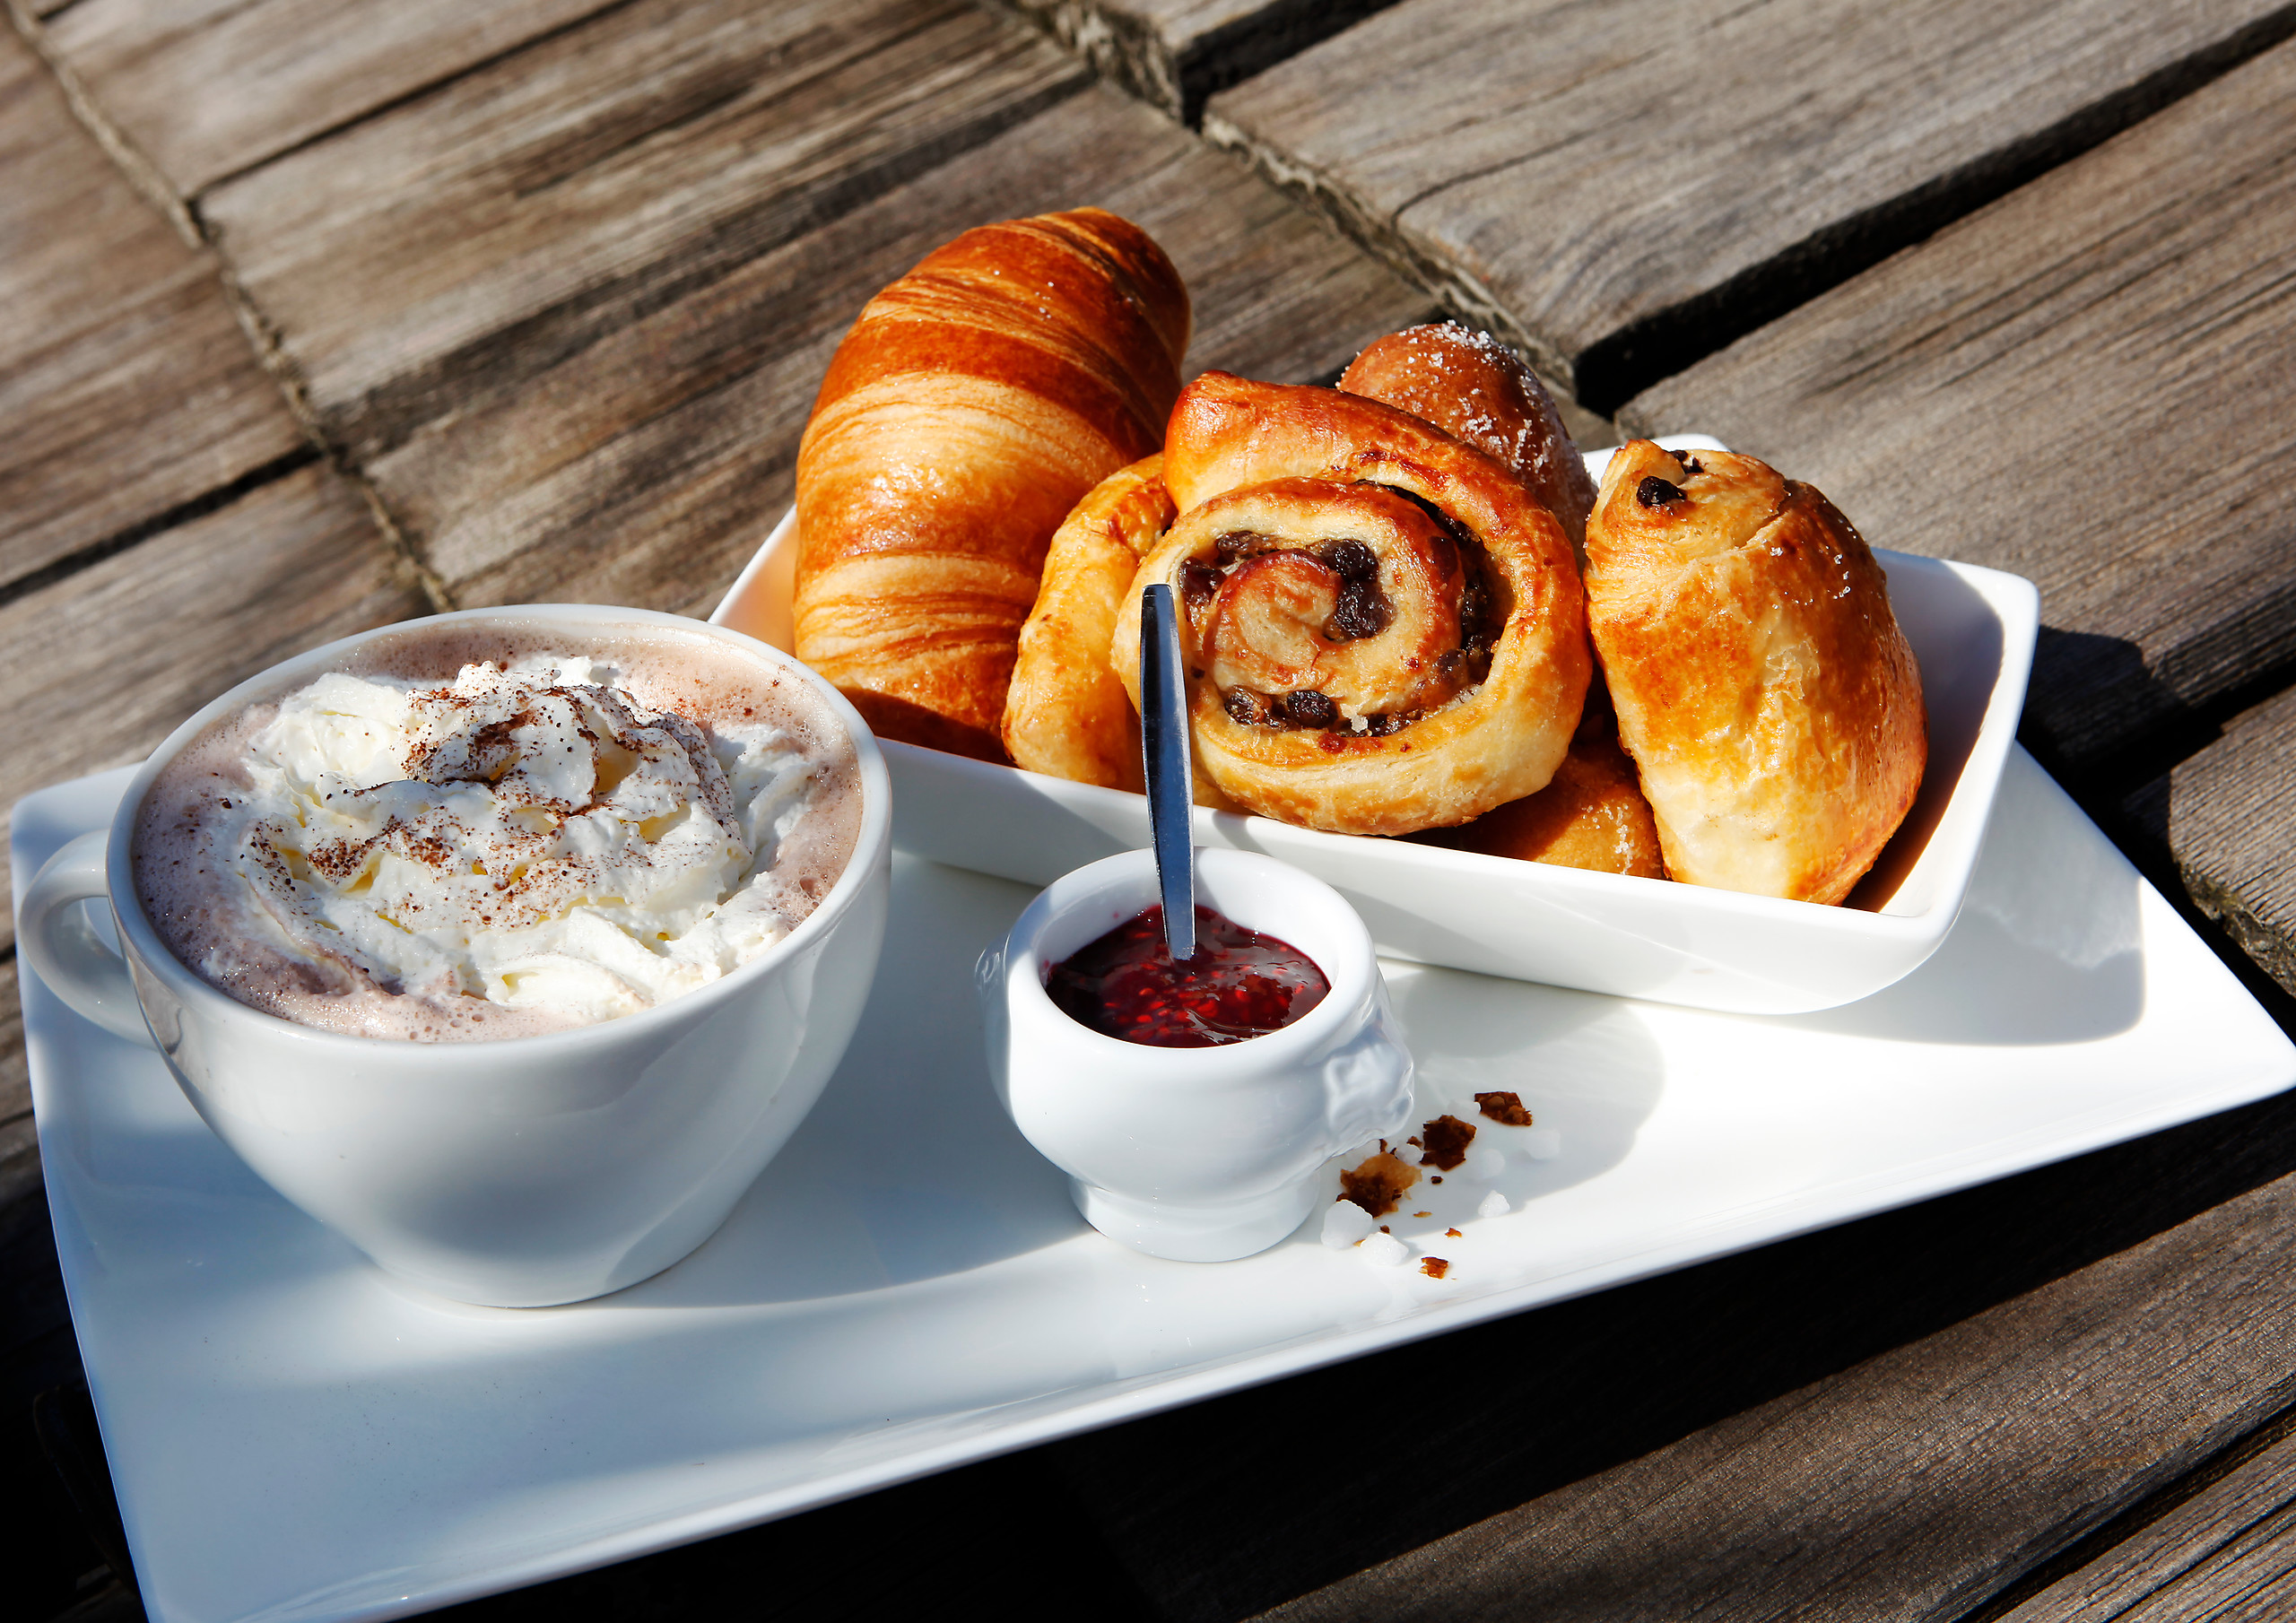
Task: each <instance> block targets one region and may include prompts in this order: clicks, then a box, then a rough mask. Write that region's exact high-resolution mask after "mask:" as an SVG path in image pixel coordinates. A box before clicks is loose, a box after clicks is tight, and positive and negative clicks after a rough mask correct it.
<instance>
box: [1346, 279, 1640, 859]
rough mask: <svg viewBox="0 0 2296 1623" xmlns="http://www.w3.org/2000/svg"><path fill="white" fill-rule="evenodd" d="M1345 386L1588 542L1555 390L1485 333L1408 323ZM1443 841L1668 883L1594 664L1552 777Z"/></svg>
mask: <svg viewBox="0 0 2296 1623" xmlns="http://www.w3.org/2000/svg"><path fill="white" fill-rule="evenodd" d="M1339 386H1340V387H1341V388H1343V389H1345V390H1346V391H1347V392H1348V393H1350V394H1352V395H1367V396H1369V397H1370V399H1373V400H1381V401H1385V402H1386V403H1387V404H1389V405H1391V406H1397V407H1400V408H1401V409H1403V410H1404V411H1406V412H1411V413H1413V415H1414V416H1419V417H1423V418H1425V419H1426V420H1427V421H1430V422H1431V423H1433V424H1434V425H1435V426H1436V427H1437V428H1439V429H1441V430H1443V431H1444V432H1445V433H1447V434H1449V435H1451V436H1452V437H1454V438H1458V439H1463V440H1465V442H1466V443H1467V444H1469V445H1471V446H1474V447H1476V448H1477V449H1478V450H1483V451H1488V452H1490V453H1491V455H1492V456H1495V457H1497V458H1498V459H1499V460H1500V462H1502V463H1505V464H1507V465H1508V466H1509V467H1510V468H1512V469H1514V470H1515V472H1516V473H1517V474H1518V476H1520V478H1521V479H1522V481H1523V483H1524V484H1525V485H1526V486H1527V487H1528V488H1529V490H1530V492H1531V494H1532V495H1533V496H1535V497H1536V498H1537V499H1539V500H1540V501H1542V502H1544V503H1545V504H1546V508H1547V511H1549V512H1550V513H1552V514H1553V515H1554V516H1555V517H1557V518H1558V519H1560V520H1561V521H1562V527H1563V529H1564V530H1565V531H1566V532H1567V533H1568V534H1570V542H1571V544H1572V545H1573V546H1575V547H1579V548H1581V549H1582V556H1583V548H1584V544H1585V542H1586V538H1587V514H1588V513H1589V512H1590V511H1592V510H1593V508H1594V506H1595V482H1594V480H1593V479H1592V478H1591V477H1589V476H1588V474H1587V459H1586V458H1585V457H1584V456H1580V455H1579V454H1578V445H1577V444H1576V443H1575V442H1574V441H1573V440H1572V439H1571V438H1570V430H1569V429H1568V428H1566V427H1565V426H1564V425H1563V421H1562V413H1561V412H1560V411H1558V410H1556V408H1555V404H1554V397H1553V396H1552V395H1549V394H1548V393H1547V392H1546V386H1545V385H1544V384H1542V383H1541V382H1540V381H1539V380H1538V377H1537V375H1536V374H1535V373H1534V372H1533V371H1532V370H1531V369H1530V368H1529V367H1527V366H1526V365H1524V364H1523V360H1522V358H1521V357H1520V356H1518V355H1517V354H1516V353H1515V352H1514V351H1512V350H1510V349H1509V348H1508V347H1507V346H1506V345H1505V344H1503V343H1500V342H1499V341H1498V340H1497V339H1496V338H1493V337H1492V336H1491V334H1488V333H1477V332H1473V331H1470V330H1469V329H1468V328H1466V327H1464V326H1461V325H1459V324H1458V323H1457V322H1456V321H1443V322H1431V323H1429V324H1427V325H1424V326H1415V327H1406V328H1405V330H1404V331H1402V332H1400V333H1390V334H1387V336H1386V337H1385V338H1382V339H1379V340H1378V341H1377V342H1376V343H1372V344H1371V345H1370V346H1369V347H1368V348H1366V349H1365V350H1364V352H1362V353H1361V355H1358V356H1357V357H1356V358H1355V360H1354V363H1353V364H1352V365H1351V366H1350V367H1349V368H1348V369H1347V372H1346V375H1345V376H1344V377H1343V378H1340V380H1339ZM1429 838H1431V839H1435V840H1437V843H1440V844H1445V845H1451V846H1457V847H1458V848H1459V849H1461V850H1466V851H1482V852H1485V853H1487V854H1489V855H1492V856H1513V857H1520V858H1522V859H1524V860H1526V861H1528V862H1542V863H1554V864H1560V865H1561V866H1563V867H1569V868H1593V869H1597V870H1600V871H1602V872H1608V873H1631V874H1634V875H1636V876H1638V877H1639V878H1644V879H1662V878H1664V877H1665V869H1664V867H1663V866H1662V865H1661V864H1660V862H1659V858H1658V831H1657V825H1656V824H1655V823H1654V822H1653V821H1652V820H1651V818H1650V805H1649V803H1648V801H1646V800H1644V799H1643V798H1642V790H1641V787H1640V785H1639V783H1638V782H1637V780H1636V777H1635V774H1634V763H1633V762H1631V760H1629V759H1627V758H1626V755H1625V753H1624V751H1622V750H1621V749H1620V747H1619V742H1618V726H1617V724H1616V722H1615V721H1614V720H1613V716H1612V711H1611V705H1610V699H1609V698H1608V696H1607V695H1606V694H1605V691H1604V689H1603V673H1602V672H1601V671H1600V670H1599V669H1597V670H1596V673H1595V675H1594V680H1593V681H1592V682H1591V683H1590V684H1589V686H1588V688H1587V714H1586V717H1585V719H1584V720H1582V721H1581V722H1580V724H1579V727H1578V734H1577V736H1576V737H1574V738H1573V739H1572V741H1571V744H1570V754H1569V755H1567V756H1565V757H1564V758H1563V761H1562V764H1561V766H1560V767H1558V768H1556V769H1555V774H1554V781H1553V782H1552V783H1550V784H1549V785H1547V786H1546V787H1545V788H1544V789H1541V790H1540V791H1539V792H1538V793H1537V794H1534V795H1531V796H1528V797H1527V798H1526V799H1523V800H1519V801H1515V802H1512V803H1509V804H1507V805H1504V806H1501V807H1500V808H1499V809H1498V810H1496V811H1494V812H1486V813H1485V814H1484V815H1483V816H1482V817H1479V818H1477V819H1476V820H1474V822H1472V823H1469V824H1467V825H1465V827H1463V828H1461V829H1458V830H1457V833H1456V834H1453V835H1445V836H1441V837H1436V836H1432V835H1431V836H1430V837H1429Z"/></svg>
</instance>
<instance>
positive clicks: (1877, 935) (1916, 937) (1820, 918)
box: [710, 434, 2040, 1014]
mask: <svg viewBox="0 0 2296 1623" xmlns="http://www.w3.org/2000/svg"><path fill="white" fill-rule="evenodd" d="M1659 443H1660V444H1662V445H1665V446H1666V447H1670V448H1673V449H1677V450H1721V449H1723V448H1724V447H1723V445H1722V443H1721V441H1719V440H1718V439H1712V438H1708V437H1706V436H1704V435H1701V434H1674V435H1668V436H1666V437H1665V438H1664V439H1662V440H1661V441H1660V442H1659ZM1609 459H1610V453H1609V452H1607V451H1596V452H1594V453H1592V454H1591V455H1589V456H1587V467H1588V469H1589V471H1590V472H1592V473H1594V474H1595V476H1596V478H1597V479H1598V480H1599V479H1600V477H1601V475H1602V469H1603V466H1604V464H1605V463H1607V462H1608V461H1609ZM795 520H796V514H795V512H794V511H793V512H792V513H791V514H790V515H789V516H787V517H785V518H783V519H782V521H781V523H780V524H779V525H777V526H776V527H775V529H774V531H773V533H772V534H770V535H769V536H768V537H767V538H766V540H765V542H764V543H763V544H762V545H761V546H760V547H759V549H758V551H757V553H756V555H755V556H754V557H752V559H751V560H750V564H749V567H748V568H745V569H744V570H743V571H742V574H741V577H740V578H739V579H737V580H735V582H734V585H733V586H732V587H731V588H730V589H729V590H728V591H727V592H726V597H725V601H724V602H722V603H719V604H718V609H717V612H715V613H713V614H712V615H711V616H710V619H711V620H712V621H714V622H716V623H717V624H719V625H723V626H730V627H732V628H734V629H736V630H740V631H746V632H748V633H749V634H750V635H752V636H753V637H756V638H759V639H761V641H764V642H769V643H771V644H773V645H774V646H775V647H779V648H786V649H789V650H791V651H793V652H794V651H795V649H796V637H795V635H794V628H793V622H792V610H791V603H792V599H793V596H794V594H795V589H796V552H797V544H796V522H795ZM1877 556H1878V557H1879V558H1880V559H1881V560H1882V562H1883V566H1884V567H1885V568H1887V569H1888V571H1889V577H1890V596H1891V600H1892V604H1893V605H1894V607H1895V609H1896V612H1897V618H1898V622H1899V624H1900V627H1901V628H1902V629H1903V630H1904V632H1905V634H1906V638H1907V640H1908V641H1909V643H1911V644H1912V646H1913V650H1914V653H1915V655H1916V656H1917V657H1918V659H1919V660H1920V662H1921V671H1922V681H1923V686H1924V699H1925V700H1926V705H1927V708H1928V717H1929V764H1928V770H1927V771H1926V774H1925V775H1924V776H1923V778H1922V783H1921V794H1920V796H1919V798H1918V799H1917V800H1916V801H1915V803H1914V804H1913V808H1912V810H1911V811H1910V812H1908V813H1907V816H1906V820H1905V821H1904V823H1903V824H1902V825H1901V826H1900V828H1899V830H1898V833H1897V837H1896V838H1894V839H1892V841H1891V842H1890V844H1889V846H1887V848H1885V849H1884V850H1883V853H1882V855H1881V856H1880V858H1879V859H1878V860H1877V861H1876V862H1875V864H1874V868H1873V871H1872V872H1870V873H1868V874H1867V875H1866V877H1865V881H1864V882H1862V883H1861V884H1860V885H1859V886H1858V888H1857V890H1856V891H1855V892H1853V893H1852V894H1851V896H1850V898H1849V900H1848V903H1847V904H1846V905H1844V906H1842V907H1815V906H1813V905H1811V904H1809V903H1807V902H1790V901H1782V900H1779V899H1777V898H1771V897H1766V896H1741V895H1737V894H1735V893H1734V892H1732V891H1727V890H1709V889H1704V888H1701V887H1700V886H1697V885H1678V884H1669V883H1667V882H1665V881H1663V880H1649V879H1629V878H1625V877H1623V876H1622V875H1619V874H1614V873H1589V872H1580V871H1579V870H1578V869H1576V868H1559V867H1553V866H1550V865H1548V864H1544V863H1526V862H1513V861H1509V860H1507V859H1505V858H1503V857H1496V856H1485V855H1481V854H1479V853H1475V852H1471V851H1448V850H1441V849H1439V848H1436V847H1433V846H1422V845H1417V844H1414V843H1411V842H1408V841H1403V840H1392V839H1365V838H1358V837H1356V836H1353V835H1346V834H1324V833H1318V831H1316V830H1315V829H1299V828H1293V827H1291V826H1290V825H1288V824H1285V823H1281V822H1276V821H1274V820H1271V819H1268V818H1265V817H1242V816H1233V815H1220V814H1215V813H1213V812H1207V811H1205V810H1203V809H1201V808H1198V809H1197V811H1196V816H1195V829H1196V843H1197V844H1198V845H1200V846H1232V847H1235V848H1237V849H1239V850H1245V851H1259V852H1265V854H1266V855H1270V856H1274V857H1280V858H1281V859H1283V861H1284V862H1287V863H1290V864H1292V865H1293V866H1294V867H1298V868H1301V869H1304V870H1306V871H1307V872H1309V873H1312V874H1314V875H1315V876H1316V877H1317V878H1318V879H1320V880H1322V881H1324V882H1325V883H1326V884H1328V885H1330V886H1332V887H1333V888H1334V889H1335V890H1338V891H1339V892H1340V894H1341V895H1343V896H1344V897H1346V898H1347V899H1348V901H1349V902H1350V903H1352V905H1353V906H1354V907H1355V910H1356V911H1357V912H1358V913H1360V914H1361V915H1362V916H1363V922H1364V923H1365V924H1368V925H1369V926H1370V931H1371V938H1372V940H1373V941H1374V942H1377V943H1378V949H1379V950H1380V951H1381V952H1382V953H1384V954H1386V955H1387V956H1388V957H1391V958H1402V959H1413V960H1415V961H1417V962H1420V963H1428V964H1442V965H1446V966H1448V967H1449V968H1454V969H1473V970H1475V971H1478V972H1479V973H1482V974H1484V975H1504V976H1514V977H1515V978H1517V979H1520V980H1531V981H1544V982H1546V983H1548V984H1549V985H1557V986H1574V987H1577V988H1578V989H1580V990H1582V991H1589V992H1608V993H1613V994H1617V995H1620V996H1624V997H1639V998H1649V999H1655V1000H1657V1001H1659V1002H1669V1003H1686V1004H1688V1005H1690V1006H1691V1007H1692V1008H1698V1009H1723V1010H1728V1011H1732V1012H1734V1013H1739V1014H1792V1013H1800V1012H1803V1011H1807V1010H1812V1009H1827V1008H1833V1007H1836V1006H1838V1005H1839V1004H1842V1003H1847V1002H1854V1001H1855V1000H1857V999H1858V998H1861V997H1865V996H1867V995H1869V994H1873V993H1874V992H1878V991H1880V990H1881V989H1882V988H1883V986H1886V985H1890V984H1891V983H1892V981H1895V980H1896V979H1898V977H1899V976H1902V975H1904V974H1906V973H1907V972H1908V971H1909V970H1910V969H1912V968H1914V967H1915V966H1916V965H1918V964H1919V963H1920V962H1921V961H1922V960H1923V959H1926V958H1927V957H1928V956H1929V954H1930V953H1932V952H1934V951H1935V950H1936V949H1937V946H1938V943H1939V942H1943V941H1944V939H1945V933H1946V932H1947V931H1948V930H1950V929H1952V924H1953V919H1954V916H1955V915H1956V913H1957V912H1958V911H1959V910H1960V908H1961V898H1962V897H1963V896H1964V895H1965V894H1966V893H1967V890H1968V887H1969V881H1970V874H1971V873H1972V872H1974V871H1975V870H1976V866H1977V858H1978V851H1979V846H1981V845H1982V844H1983V841H1984V838H1985V829H1986V818H1987V812H1988V811H1989V810H1990V808H1991V806H1992V804H1993V795H1994V791H1995V788H1996V785H1998V784H1999V782H2000V778H2001V768H2002V763H2003V762H2004V761H2005V760H2006V759H2008V754H2009V746H2010V743H2011V742H2012V741H2013V739H2014V738H2015V736H2016V732H2017V716H2018V713H2019V711H2020V710H2021V709H2022V707H2023V706H2024V701H2025V683H2026V679H2027V677H2028V675H2029V674H2030V673H2031V669H2032V659H2033V640H2034V636H2035V632H2036V629H2037V628H2038V626H2039V617H2040V616H2039V595H2037V594H2036V593H2035V591H2034V590H2033V586H2032V583H2031V582H2030V581H2028V580H2025V579H2023V578H2022V577H2019V576H2015V575H2005V574H2003V573H2002V572H2001V571H1999V570H1997V569H1987V568H1979V567H1977V566H1976V565H1973V564H1959V563H1947V562H1941V561H1939V560H1935V559H1930V558H1917V557H1914V556H1912V555H1911V554H1909V553H1903V552H1881V553H1878V554H1877ZM881 742H883V745H884V752H885V766H886V768H887V770H889V771H890V772H891V775H892V782H893V845H894V846H895V847H896V848H897V849H900V850H903V851H908V852H911V853H914V854H915V855H918V856H925V857H930V858H931V859H932V860H933V861H935V862H940V863H949V864H953V865H955V866H957V867H960V868H970V869H972V870H973V871H974V872H980V873H993V874H995V875H996V876H997V877H998V878H1000V879H1013V880H1020V881H1024V882H1027V883H1030V884H1034V885H1046V884H1050V883H1051V882H1052V881H1054V880H1056V879H1057V878H1059V877H1060V875H1062V874H1063V873H1065V872H1069V871H1070V870H1071V869H1074V868H1079V867H1082V866H1083V864H1086V863H1090V862H1096V861H1098V860H1099V859H1100V858H1101V857H1104V856H1109V855H1114V854H1115V853H1117V852H1118V851H1129V850H1136V849H1139V848H1140V847H1142V846H1146V845H1147V843H1148V805H1147V802H1146V800H1145V799H1144V797H1143V796H1141V795H1138V794H1128V793H1126V792H1123V791H1120V790H1116V789H1104V788H1101V787H1100V786H1099V785H1094V784H1079V783H1071V782H1068V781H1067V780H1065V779H1063V778H1057V777H1045V776H1043V775H1042V774H1040V773H1036V772H1023V771H1022V770H1020V769H1019V768H1013V767H1007V766H1001V765H996V764H992V763H990V762H987V761H980V760H970V759H965V758H964V757H961V756H956V755H945V754H943V753H941V752H940V751H935V750H924V749H919V748H918V747H916V746H915V745H912V744H904V743H896V742H891V741H890V740H885V741H881Z"/></svg>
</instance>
